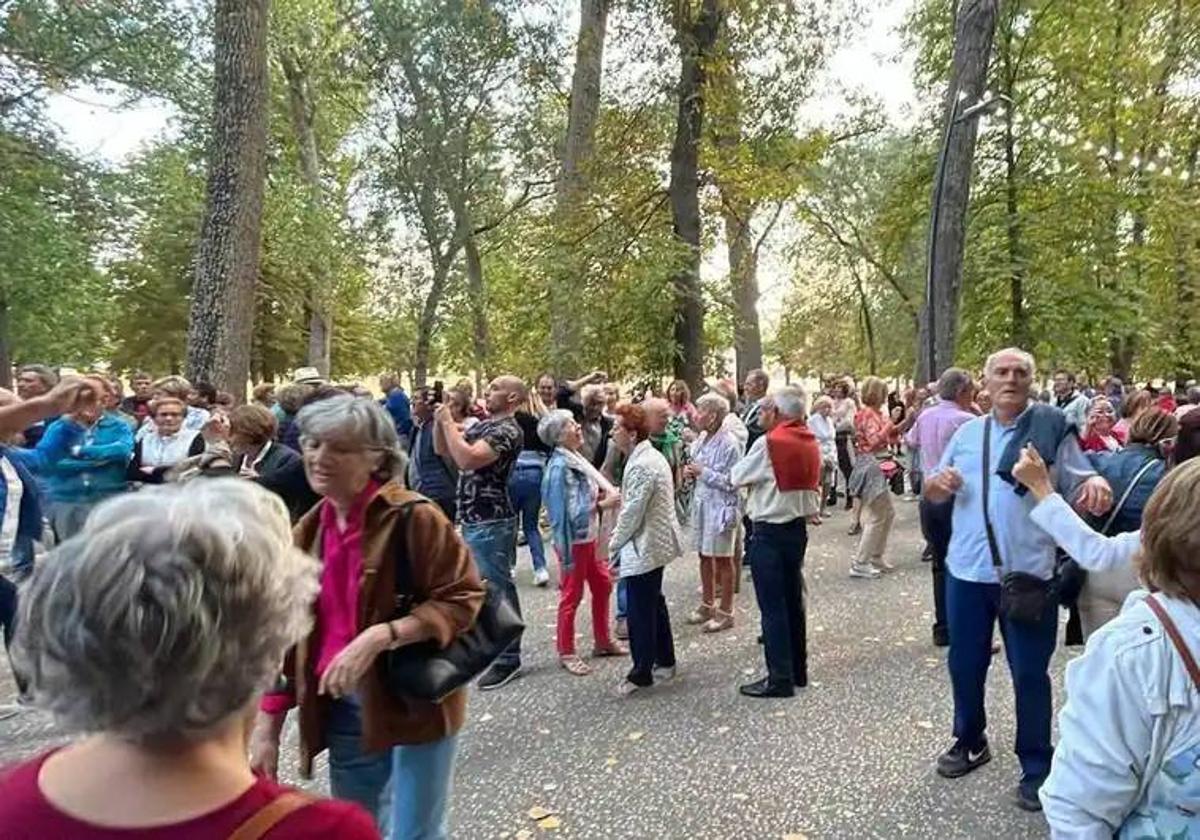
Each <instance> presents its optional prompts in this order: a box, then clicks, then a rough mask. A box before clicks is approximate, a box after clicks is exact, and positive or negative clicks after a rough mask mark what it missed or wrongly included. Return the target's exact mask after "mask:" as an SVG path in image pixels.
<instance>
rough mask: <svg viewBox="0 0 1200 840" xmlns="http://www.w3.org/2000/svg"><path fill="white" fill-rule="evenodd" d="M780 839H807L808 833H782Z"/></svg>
mask: <svg viewBox="0 0 1200 840" xmlns="http://www.w3.org/2000/svg"><path fill="white" fill-rule="evenodd" d="M782 840H808V835H807V834H800V833H799V832H793V833H792V834H785V835H783V838H782Z"/></svg>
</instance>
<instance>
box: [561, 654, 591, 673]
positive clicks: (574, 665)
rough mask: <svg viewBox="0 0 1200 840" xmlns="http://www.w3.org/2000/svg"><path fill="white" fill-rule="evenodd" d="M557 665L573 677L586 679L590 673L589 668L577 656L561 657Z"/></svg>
mask: <svg viewBox="0 0 1200 840" xmlns="http://www.w3.org/2000/svg"><path fill="white" fill-rule="evenodd" d="M558 663H559V664H560V665H562V666H563V668H565V669H566V671H567V673H568V674H571V675H572V676H575V677H586V676H587V675H588V674H590V673H592V669H591V667H590V666H589V665H588V664H587V663H586V662H584V661H583V660H582V659H580V658H579V657H578V656H564V657H561V658H560V659H559V660H558Z"/></svg>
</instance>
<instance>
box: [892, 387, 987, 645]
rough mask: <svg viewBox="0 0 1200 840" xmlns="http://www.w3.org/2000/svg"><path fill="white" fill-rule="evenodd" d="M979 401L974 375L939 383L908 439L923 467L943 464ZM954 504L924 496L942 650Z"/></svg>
mask: <svg viewBox="0 0 1200 840" xmlns="http://www.w3.org/2000/svg"><path fill="white" fill-rule="evenodd" d="M974 399H975V383H974V382H973V381H972V380H971V374H969V373H967V372H966V371H965V370H963V369H962V368H953V367H952V368H948V369H947V370H946V372H945V373H943V374H942V377H941V379H939V380H938V382H937V402H936V403H934V404H933V405H931V406H928V407H926V408H922V409H920V412H919V413H918V415H917V419H916V422H915V423H913V427H912V428H911V429H910V430H909V432H908V434H907V435H905V437H904V442H905V444H907V445H908V448H909V449H911V450H913V451H914V452H916V453H918V454H919V455H920V457H921V463H923V464H928V465H930V466H931V467H933V466H935V465H936V464H938V463H940V462H941V460H942V453H943V452H945V451H946V445H947V444H949V443H950V439H951V438H952V437H954V433H955V432H957V431H958V427H959V426H961V425H963V424H964V423H966V422H968V421H970V420H974V419H975V414H974V413H973V412H972V411H971V405H972V403H973V401H974ZM953 511H954V504H953V503H952V502H951V501H949V500H946V501H941V502H934V501H932V500H930V499H929V497H928V496H927V495H924V494H922V497H921V505H920V514H921V533H922V534H923V535H924V537H925V542H926V544H927V545H928V546H929V549H930V553H931V555H932V562H931V563H930V566H932V567H933V612H934V621H933V643H934V644H935V645H936V646H938V647H946V646H947V645H949V644H950V631H949V630H947V629H946V551H947V550H948V549H949V547H950V518H951V514H952V513H953Z"/></svg>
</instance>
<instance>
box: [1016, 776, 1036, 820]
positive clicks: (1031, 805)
mask: <svg viewBox="0 0 1200 840" xmlns="http://www.w3.org/2000/svg"><path fill="white" fill-rule="evenodd" d="M1041 787H1042V783H1041V782H1021V783H1020V784H1018V785H1017V786H1016V787H1015V788H1013V802H1015V803H1016V805H1017V807H1018V808H1020V809H1021V810H1022V811H1030V812H1032V813H1037V812H1038V811H1040V810H1042V800H1040V799H1038V790H1040V789H1041Z"/></svg>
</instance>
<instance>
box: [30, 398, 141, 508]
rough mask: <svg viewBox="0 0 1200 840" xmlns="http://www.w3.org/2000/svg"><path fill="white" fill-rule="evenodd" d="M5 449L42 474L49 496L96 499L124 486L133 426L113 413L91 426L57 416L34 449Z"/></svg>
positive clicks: (80, 500) (56, 499) (76, 500)
mask: <svg viewBox="0 0 1200 840" xmlns="http://www.w3.org/2000/svg"><path fill="white" fill-rule="evenodd" d="M7 454H8V456H9V460H10V461H13V462H14V463H16V462H18V461H19V462H20V463H21V464H22V466H24V467H26V468H27V469H28V470H30V471H31V472H34V473H37V474H38V475H39V476H40V477H41V478H42V480H43V486H44V488H45V491H46V496H47V498H48V499H49V500H50V501H52V502H68V503H88V502H96V501H99V500H100V499H103V498H105V497H107V496H111V495H113V494H115V493H120V492H123V491H124V490H125V489H126V483H125V468H126V466H127V465H128V463H129V459H130V457H131V456H132V455H133V431H132V430H131V429H130V428H129V424H128V423H126V422H125V420H123V419H122V418H121V417H119V416H118V415H116V414H113V413H105V414H104V415H103V416H102V417H101V418H100V419H99V420H97V421H96V423H95V424H94V425H93V426H91V427H90V428H85V427H83V426H81V425H79V424H78V423H76V422H75V421H74V420H71V419H70V418H67V417H61V418H59V419H58V420H55V421H54V422H53V423H51V424H50V428H48V429H46V434H45V435H43V437H42V439H41V441H39V442H38V445H37V448H36V449H10V450H8V452H7Z"/></svg>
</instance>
